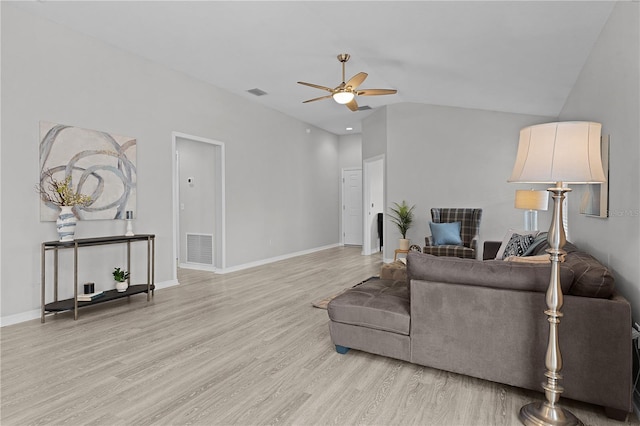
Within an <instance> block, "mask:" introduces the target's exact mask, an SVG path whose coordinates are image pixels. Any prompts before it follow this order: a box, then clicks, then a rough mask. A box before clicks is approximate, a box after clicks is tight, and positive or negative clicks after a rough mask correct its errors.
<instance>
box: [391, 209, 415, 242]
mask: <svg viewBox="0 0 640 426" xmlns="http://www.w3.org/2000/svg"><path fill="white" fill-rule="evenodd" d="M393 204H394V207H391V208H390V210H391V213H390V214H389V216H390V217H391V222H393V223H395V224H396V226H397V227H398V230H399V231H400V235H402V238H401V239H400V243H399V247H398V248H399V249H400V250H409V240H408V239H407V231H408V230H409V228H411V224H412V223H413V209H414V208H415V207H416V206H415V205H413V206H411V207H409V206H408V205H407V202H406V201H404V200H402V203H400V204H398V203H393Z"/></svg>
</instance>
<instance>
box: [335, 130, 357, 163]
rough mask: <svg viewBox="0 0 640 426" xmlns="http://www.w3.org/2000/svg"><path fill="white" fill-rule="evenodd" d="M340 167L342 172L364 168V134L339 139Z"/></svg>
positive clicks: (343, 136) (344, 136)
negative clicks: (343, 170)
mask: <svg viewBox="0 0 640 426" xmlns="http://www.w3.org/2000/svg"><path fill="white" fill-rule="evenodd" d="M338 167H339V169H340V170H342V169H349V168H361V167H362V134H361V133H356V134H352V135H342V136H339V137H338Z"/></svg>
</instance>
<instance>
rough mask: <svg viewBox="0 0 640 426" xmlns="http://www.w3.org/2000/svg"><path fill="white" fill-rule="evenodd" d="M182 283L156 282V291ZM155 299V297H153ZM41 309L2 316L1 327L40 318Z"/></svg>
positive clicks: (0, 319) (171, 281)
mask: <svg viewBox="0 0 640 426" xmlns="http://www.w3.org/2000/svg"><path fill="white" fill-rule="evenodd" d="M178 284H180V283H179V282H178V280H177V279H176V280H169V281H163V282H161V283H156V288H155V290H154V291H157V290H162V289H164V288H169V287H173V286H176V285H178ZM114 300H118V299H114ZM152 300H153V299H152ZM40 315H41V312H40V309H34V310H31V311H27V312H21V313H19V314H14V315H7V316H6V317H1V318H0V327H6V326H8V325H13V324H19V323H21V322H26V321H31V320H34V319H37V320H39V319H40Z"/></svg>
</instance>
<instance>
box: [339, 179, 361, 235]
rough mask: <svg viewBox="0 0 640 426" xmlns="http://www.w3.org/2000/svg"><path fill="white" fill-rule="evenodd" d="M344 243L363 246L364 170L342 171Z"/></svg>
mask: <svg viewBox="0 0 640 426" xmlns="http://www.w3.org/2000/svg"><path fill="white" fill-rule="evenodd" d="M342 243H343V244H344V245H346V246H361V245H362V169H343V170H342Z"/></svg>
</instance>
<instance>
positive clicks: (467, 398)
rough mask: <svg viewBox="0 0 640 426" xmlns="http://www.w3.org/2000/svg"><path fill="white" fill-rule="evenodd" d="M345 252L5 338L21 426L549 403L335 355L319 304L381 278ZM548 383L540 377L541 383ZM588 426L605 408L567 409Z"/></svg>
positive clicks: (216, 421) (5, 410) (247, 419)
mask: <svg viewBox="0 0 640 426" xmlns="http://www.w3.org/2000/svg"><path fill="white" fill-rule="evenodd" d="M380 265H381V260H380V256H379V255H375V256H361V255H360V248H354V247H339V248H334V249H329V250H324V251H321V252H317V253H313V254H309V255H305V256H300V257H296V258H293V259H288V260H284V261H281V262H277V263H272V264H269V265H265V266H261V267H257V268H252V269H248V270H244V271H240V272H236V273H231V274H227V275H215V274H213V273H209V272H202V271H190V270H181V271H180V272H179V281H180V283H181V285H180V286H177V287H172V288H168V289H163V290H159V291H157V292H156V294H155V298H154V299H153V300H152V301H151V302H150V303H147V302H146V297H145V295H137V296H133V297H131V298H130V300H126V299H122V300H119V301H115V302H111V303H105V304H102V305H97V306H95V307H90V308H86V309H83V310H81V311H80V316H79V319H78V321H73V317H72V316H71V315H70V314H69V313H64V314H59V315H57V316H48V317H47V322H46V323H45V324H40V321H39V320H34V321H29V322H26V323H22V324H16V325H12V326H8V327H4V328H2V329H1V330H0V333H1V334H2V336H1V337H2V339H1V345H2V346H1V348H0V350H1V355H2V358H1V364H0V365H1V369H2V372H1V382H0V392H1V394H0V396H1V400H2V405H1V413H0V421H1V424H2V425H3V426H9V425H186V424H192V425H258V424H260V425H262V424H284V425H329V424H334V425H336V424H337V425H474V426H475V425H518V424H519V422H518V419H517V413H518V410H519V409H520V407H521V406H522V405H523V404H525V403H527V402H530V401H533V400H539V399H542V398H543V395H542V393H537V392H531V391H524V390H521V389H517V388H512V387H509V386H503V385H499V384H496V383H491V382H486V381H483V380H478V379H473V378H470V377H466V376H461V375H457V374H452V373H447V372H444V371H440V370H435V369H431V368H426V367H421V366H418V365H412V364H409V363H406V362H401V361H397V360H393V359H390V358H384V357H380V356H375V355H371V354H367V353H363V352H358V351H350V352H349V353H348V354H346V355H339V354H337V353H336V352H335V350H334V348H333V346H332V345H331V341H330V338H329V331H328V325H327V321H328V317H327V312H326V311H325V310H321V309H316V308H313V307H312V306H311V302H312V301H314V300H317V299H320V298H322V297H324V296H327V295H329V294H332V293H334V292H337V291H339V290H342V289H343V288H345V287H349V286H352V285H354V284H355V283H357V282H359V281H362V280H364V279H366V278H368V277H370V276H372V275H378V274H379V271H380ZM541 380H542V377H541ZM562 402H563V405H564V406H565V407H567V408H569V409H570V410H571V411H572V412H573V413H574V414H576V415H577V416H578V417H579V418H580V419H581V420H582V421H583V422H584V423H585V424H587V425H622V424H634V425H638V424H640V423H639V422H638V421H637V419H636V417H635V415H632V416H630V418H629V420H628V421H627V422H616V421H611V420H609V419H607V418H606V417H605V416H604V413H603V411H602V409H601V408H600V407H596V406H592V405H588V404H582V403H578V402H575V401H569V400H564V399H563V400H562Z"/></svg>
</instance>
